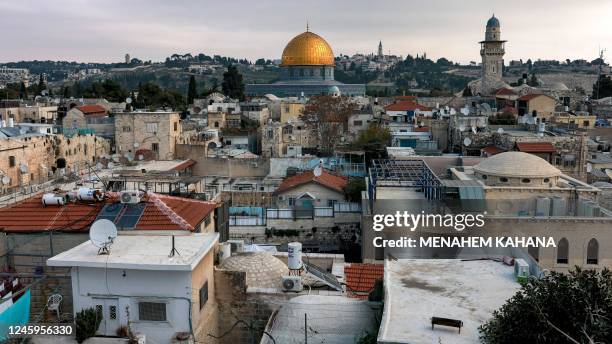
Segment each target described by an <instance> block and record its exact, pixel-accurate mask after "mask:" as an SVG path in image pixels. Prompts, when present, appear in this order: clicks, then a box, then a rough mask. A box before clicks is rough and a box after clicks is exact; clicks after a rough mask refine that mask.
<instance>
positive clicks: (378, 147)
mask: <svg viewBox="0 0 612 344" xmlns="http://www.w3.org/2000/svg"><path fill="white" fill-rule="evenodd" d="M390 140H391V132H390V131H389V129H388V128H386V127H385V126H383V125H381V124H378V123H370V125H369V126H368V129H367V130H365V131H362V132H361V133H360V134H359V137H357V139H356V140H355V141H354V142H353V144H352V147H351V148H353V149H355V150H362V151H364V153H365V160H366V162H367V163H368V164H369V163H370V162H371V161H372V159H381V158H385V157H386V156H387V145H388V144H389V141H390Z"/></svg>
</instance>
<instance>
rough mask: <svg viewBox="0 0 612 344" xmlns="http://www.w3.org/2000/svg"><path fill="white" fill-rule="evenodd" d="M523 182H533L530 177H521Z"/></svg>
mask: <svg viewBox="0 0 612 344" xmlns="http://www.w3.org/2000/svg"><path fill="white" fill-rule="evenodd" d="M521 182H522V183H525V184H528V183H531V179H529V178H523V179H521Z"/></svg>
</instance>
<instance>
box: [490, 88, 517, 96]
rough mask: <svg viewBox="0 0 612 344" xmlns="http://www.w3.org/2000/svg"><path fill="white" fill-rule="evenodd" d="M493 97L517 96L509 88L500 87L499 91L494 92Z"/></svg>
mask: <svg viewBox="0 0 612 344" xmlns="http://www.w3.org/2000/svg"><path fill="white" fill-rule="evenodd" d="M495 95H496V96H515V95H517V93H516V92H514V90H512V89H510V88H506V87H502V88H500V89H499V90H497V92H495Z"/></svg>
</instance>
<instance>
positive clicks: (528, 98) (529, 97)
mask: <svg viewBox="0 0 612 344" xmlns="http://www.w3.org/2000/svg"><path fill="white" fill-rule="evenodd" d="M539 96H544V97H548V98H551V99H554V98H552V97H551V96H548V95H546V94H542V93H530V94H526V95H524V96H522V97H519V98H518V99H517V100H522V101H526V102H528V101H530V100H532V99H534V98H537V97H539Z"/></svg>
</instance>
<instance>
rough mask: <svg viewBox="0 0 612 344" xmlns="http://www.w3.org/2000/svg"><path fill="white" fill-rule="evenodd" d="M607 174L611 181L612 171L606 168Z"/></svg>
mask: <svg viewBox="0 0 612 344" xmlns="http://www.w3.org/2000/svg"><path fill="white" fill-rule="evenodd" d="M605 172H606V175H607V176H608V177H609V178H610V179H612V170H611V169H609V168H606V170H605Z"/></svg>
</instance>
